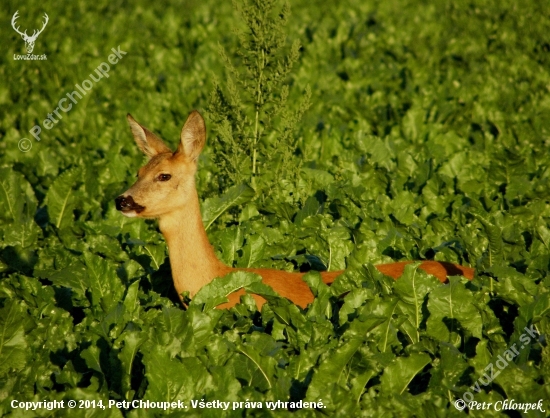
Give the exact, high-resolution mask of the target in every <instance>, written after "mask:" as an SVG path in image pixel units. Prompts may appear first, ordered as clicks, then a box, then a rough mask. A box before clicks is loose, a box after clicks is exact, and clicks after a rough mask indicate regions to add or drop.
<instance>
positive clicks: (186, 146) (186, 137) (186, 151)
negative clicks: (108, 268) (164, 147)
mask: <svg viewBox="0 0 550 418" xmlns="http://www.w3.org/2000/svg"><path fill="white" fill-rule="evenodd" d="M205 143H206V125H205V124H204V119H203V118H202V116H201V114H200V113H199V112H197V111H196V110H193V111H192V112H191V113H190V114H189V116H188V117H187V121H185V125H183V129H182V130H181V136H180V143H179V145H178V150H177V151H176V154H180V155H183V156H185V157H186V158H187V159H189V160H191V161H197V159H198V158H199V154H200V153H201V151H202V149H203V148H204V144H205Z"/></svg>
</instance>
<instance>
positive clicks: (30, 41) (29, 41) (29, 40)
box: [11, 10, 50, 54]
mask: <svg viewBox="0 0 550 418" xmlns="http://www.w3.org/2000/svg"><path fill="white" fill-rule="evenodd" d="M18 13H19V10H18V11H16V12H15V14H14V15H13V17H12V19H11V25H12V26H13V29H14V30H15V31H16V32H17V33H18V34H19V35H21V38H23V40H24V41H25V48H27V53H29V54H30V53H31V52H32V50H33V49H34V43H35V42H36V38H38V35H40V34H41V33H42V31H44V28H45V27H46V25H47V24H48V21H49V20H50V19H49V17H48V15H47V14H46V13H44V25H43V26H42V29H40V30H36V29H34V30H33V32H32V35H31V36H29V35H27V31H26V30H25V32H21V31H20V30H19V26H18V27H15V21H16V20H17V18H18V17H19V16H18Z"/></svg>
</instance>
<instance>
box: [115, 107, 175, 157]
mask: <svg viewBox="0 0 550 418" xmlns="http://www.w3.org/2000/svg"><path fill="white" fill-rule="evenodd" d="M126 119H128V123H129V124H130V129H131V130H132V134H133V135H134V140H135V141H136V144H137V146H138V147H139V149H140V150H141V152H143V153H144V154H145V155H146V156H147V157H149V158H153V157H154V156H155V155H158V154H162V153H166V152H170V153H171V152H172V150H171V149H170V148H168V147H167V146H166V145H165V144H164V142H162V139H160V138H159V137H158V136H156V135H155V134H154V133H153V132H151V131H149V130H148V129H147V128H145V127H144V126H141V125H140V124H139V123H137V122H136V121H135V119H134V118H133V117H132V115H130V114H129V113H128V115H126Z"/></svg>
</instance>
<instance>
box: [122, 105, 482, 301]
mask: <svg viewBox="0 0 550 418" xmlns="http://www.w3.org/2000/svg"><path fill="white" fill-rule="evenodd" d="M127 118H128V122H129V123H130V128H131V130H132V134H133V135H134V139H135V141H136V143H137V145H138V147H139V149H140V150H141V151H142V152H143V153H144V154H145V155H146V156H147V157H149V162H148V163H147V164H146V165H145V166H144V167H141V168H140V169H139V171H138V180H137V181H136V183H135V184H134V185H133V186H132V187H130V188H129V189H128V190H127V191H126V192H125V193H124V194H122V195H121V196H119V197H117V198H116V200H115V201H116V208H117V209H118V210H119V211H121V212H122V214H123V215H125V216H128V217H140V218H158V219H159V227H160V231H161V232H162V234H163V235H164V237H165V239H166V242H167V244H168V251H169V255H170V266H171V269H172V277H173V279H174V286H175V288H176V291H177V293H178V295H180V298H181V294H182V292H184V291H189V294H190V296H191V297H193V296H194V295H195V294H196V293H197V292H198V291H199V289H200V288H202V287H203V286H204V285H206V284H207V283H209V282H211V281H212V280H213V279H214V278H216V277H223V276H225V275H226V274H227V273H229V272H231V271H235V270H245V271H250V272H254V273H257V274H259V275H260V276H262V279H263V282H264V283H265V284H267V285H269V286H271V287H272V288H273V290H275V291H276V292H277V293H278V294H279V295H281V296H283V297H285V298H288V299H290V300H291V301H292V302H294V303H295V304H296V305H299V306H301V307H303V308H305V307H306V306H307V304H308V303H311V302H312V301H313V294H312V293H311V291H310V289H309V287H308V285H307V284H306V283H305V282H304V281H302V279H301V278H302V276H303V275H304V273H289V272H286V271H280V270H271V269H235V268H231V267H228V266H226V265H224V264H223V263H222V262H221V261H220V260H218V258H217V257H216V255H215V253H214V249H213V248H212V246H211V245H210V242H209V241H208V237H207V235H206V231H205V229H204V226H203V223H202V218H201V212H200V207H199V197H198V194H197V189H196V187H195V173H196V171H197V160H198V158H199V154H200V153H201V151H202V149H203V147H204V144H205V142H206V127H205V124H204V120H203V118H202V116H201V115H200V114H199V112H197V111H193V112H191V114H190V115H189V117H188V118H187V121H186V122H185V125H184V126H183V129H182V131H181V137H180V143H179V145H178V149H177V150H176V152H172V151H171V150H170V148H168V147H167V146H166V145H165V144H164V142H163V141H162V140H161V139H160V138H158V137H157V136H156V135H155V134H153V133H152V132H151V131H149V130H148V129H146V128H145V127H143V126H141V125H140V124H139V123H137V122H136V121H135V120H134V119H133V118H132V116H130V115H129V114H128V116H127ZM411 262H412V261H405V262H398V263H392V264H382V265H377V266H376V268H377V269H378V270H380V271H381V272H382V273H384V274H386V275H388V276H391V277H393V278H398V277H399V276H401V275H402V274H403V269H404V267H405V265H406V264H408V263H411ZM420 268H422V269H423V270H425V271H426V272H428V273H430V274H433V275H434V276H436V277H437V278H438V279H439V280H441V281H442V282H444V281H446V279H447V275H463V276H465V277H467V278H469V279H472V278H473V275H474V269H472V268H469V267H464V266H459V265H456V264H452V263H446V262H437V261H424V262H423V263H422V264H421V265H420ZM342 272H343V271H334V272H321V276H322V279H323V282H324V283H326V284H331V283H332V282H333V281H334V279H335V278H336V277H337V276H338V275H340V274H341V273H342ZM242 294H244V291H243V290H242V289H241V290H240V291H237V292H234V293H232V294H231V295H229V302H227V303H224V304H222V305H219V306H218V307H219V308H229V307H231V306H234V305H235V304H236V303H238V302H239V299H240V295H242ZM253 297H254V299H255V300H256V304H257V305H258V307H260V306H261V305H262V304H263V303H264V302H265V299H263V298H262V297H260V296H258V295H253Z"/></svg>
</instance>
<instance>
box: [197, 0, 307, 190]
mask: <svg viewBox="0 0 550 418" xmlns="http://www.w3.org/2000/svg"><path fill="white" fill-rule="evenodd" d="M277 3H278V0H242V3H238V2H237V1H234V2H233V5H234V8H235V10H237V12H238V13H239V14H240V16H241V18H242V20H243V23H244V26H245V29H244V30H238V29H236V30H235V32H236V34H237V36H238V40H239V47H238V50H237V51H236V54H235V56H231V54H230V53H228V51H226V49H225V48H224V47H222V46H221V45H220V48H219V52H220V56H221V59H222V61H223V63H224V65H225V68H226V70H227V73H228V77H227V83H226V85H225V86H222V84H221V83H220V82H219V80H218V79H214V88H213V90H212V92H211V95H210V102H209V105H208V109H207V111H208V117H209V119H210V121H211V122H212V124H213V126H214V131H215V139H214V143H213V145H214V153H213V158H214V163H216V164H217V166H218V167H219V169H220V170H221V175H220V184H219V188H220V191H223V190H225V189H226V188H228V187H229V186H231V185H233V184H238V183H242V182H246V183H249V184H250V185H252V187H254V188H257V187H259V183H263V184H264V185H268V188H272V187H273V185H274V184H278V183H280V181H281V179H283V178H286V177H288V176H289V175H290V174H294V175H296V172H297V170H298V171H299V165H300V162H299V161H296V160H297V159H296V158H294V155H295V152H296V138H295V131H296V127H297V126H298V124H299V122H300V120H301V119H302V116H303V114H304V112H305V111H306V110H307V109H308V108H309V106H310V98H311V92H310V89H309V87H307V88H306V89H305V91H304V94H303V99H302V100H301V102H300V103H299V104H298V106H297V108H296V106H293V107H294V109H291V108H290V107H291V106H290V105H289V103H288V97H289V81H288V76H289V74H290V72H291V70H292V68H293V66H294V64H295V63H296V62H297V61H298V59H299V57H300V48H301V46H300V43H299V41H294V42H293V43H292V46H291V47H290V48H289V49H288V48H286V45H287V36H286V33H285V26H286V23H287V20H288V16H289V14H290V6H289V5H288V3H285V4H284V5H283V6H282V7H281V9H280V10H279V11H277V10H276V6H277ZM285 51H287V53H286V54H285ZM260 179H261V181H260ZM262 188H263V187H262Z"/></svg>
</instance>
